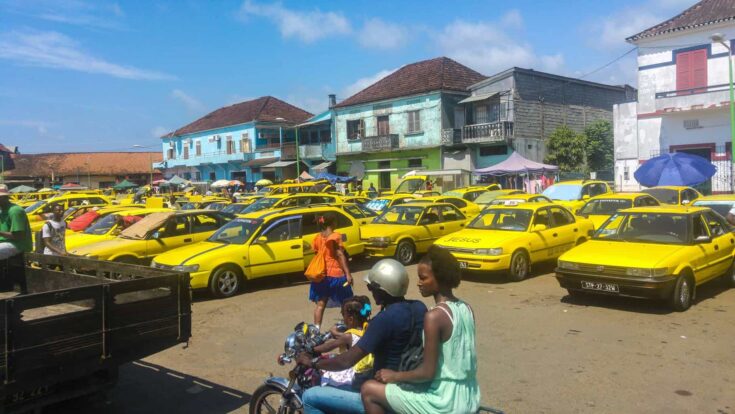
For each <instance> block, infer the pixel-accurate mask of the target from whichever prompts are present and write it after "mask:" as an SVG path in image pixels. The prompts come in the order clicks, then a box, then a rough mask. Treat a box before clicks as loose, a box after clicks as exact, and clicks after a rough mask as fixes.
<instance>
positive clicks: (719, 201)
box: [692, 194, 735, 217]
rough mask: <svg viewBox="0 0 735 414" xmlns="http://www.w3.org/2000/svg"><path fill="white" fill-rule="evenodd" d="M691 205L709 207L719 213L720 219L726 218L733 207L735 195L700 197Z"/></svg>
mask: <svg viewBox="0 0 735 414" xmlns="http://www.w3.org/2000/svg"><path fill="white" fill-rule="evenodd" d="M692 205H693V206H697V207H709V208H711V209H712V210H714V211H715V212H717V213H719V214H720V215H721V216H722V217H727V214H728V213H729V212H730V210H731V209H732V208H733V206H735V194H713V195H708V196H702V197H699V198H698V199H696V200H695V201H694V202H693V203H692Z"/></svg>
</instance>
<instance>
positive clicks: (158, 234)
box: [151, 231, 161, 240]
mask: <svg viewBox="0 0 735 414" xmlns="http://www.w3.org/2000/svg"><path fill="white" fill-rule="evenodd" d="M151 238H152V239H156V240H158V239H160V238H161V233H160V232H158V231H154V232H153V234H151Z"/></svg>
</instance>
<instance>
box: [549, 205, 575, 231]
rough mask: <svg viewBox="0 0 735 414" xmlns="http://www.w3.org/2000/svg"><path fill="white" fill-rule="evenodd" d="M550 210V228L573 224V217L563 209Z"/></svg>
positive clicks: (553, 208)
mask: <svg viewBox="0 0 735 414" xmlns="http://www.w3.org/2000/svg"><path fill="white" fill-rule="evenodd" d="M550 210H551V223H552V227H559V226H566V225H568V224H572V223H574V217H572V215H571V214H569V212H567V211H565V210H564V209H561V208H559V207H552V208H551V209H550Z"/></svg>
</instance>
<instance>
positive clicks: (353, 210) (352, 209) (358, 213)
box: [342, 206, 365, 219]
mask: <svg viewBox="0 0 735 414" xmlns="http://www.w3.org/2000/svg"><path fill="white" fill-rule="evenodd" d="M342 208H343V209H344V210H345V211H346V212H347V213H348V214H349V215H351V216H352V217H354V218H356V219H361V218H365V213H363V212H362V210H360V209H359V208H357V206H342Z"/></svg>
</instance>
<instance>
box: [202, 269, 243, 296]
mask: <svg viewBox="0 0 735 414" xmlns="http://www.w3.org/2000/svg"><path fill="white" fill-rule="evenodd" d="M241 284H242V273H241V272H240V270H239V269H238V268H236V267H235V266H229V265H227V266H221V267H218V268H217V269H215V271H214V272H213V273H212V277H211V278H210V280H209V291H210V292H211V293H212V295H214V296H215V297H218V298H229V297H230V296H234V295H235V294H236V293H237V291H238V290H240V285H241Z"/></svg>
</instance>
